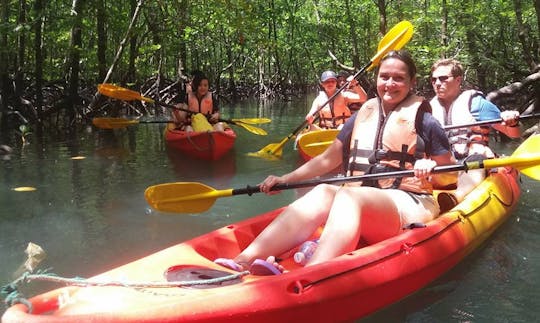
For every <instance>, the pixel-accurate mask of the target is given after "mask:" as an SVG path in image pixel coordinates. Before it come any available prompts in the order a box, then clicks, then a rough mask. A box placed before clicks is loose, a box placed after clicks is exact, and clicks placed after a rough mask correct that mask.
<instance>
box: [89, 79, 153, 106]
mask: <svg viewBox="0 0 540 323" xmlns="http://www.w3.org/2000/svg"><path fill="white" fill-rule="evenodd" d="M98 92H99V93H101V94H103V95H106V96H108V97H110V98H114V99H118V100H123V101H133V100H140V101H146V102H148V103H154V100H152V99H150V98H147V97H144V96H142V95H141V94H140V93H139V92H136V91H133V90H128V89H126V88H123V87H120V86H117V85H114V84H110V83H102V84H99V85H98Z"/></svg>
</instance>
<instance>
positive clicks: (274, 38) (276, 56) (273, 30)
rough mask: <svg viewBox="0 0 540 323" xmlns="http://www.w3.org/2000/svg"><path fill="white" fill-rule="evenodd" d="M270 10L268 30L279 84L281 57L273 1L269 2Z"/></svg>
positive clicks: (281, 76) (280, 80)
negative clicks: (270, 35) (270, 34)
mask: <svg viewBox="0 0 540 323" xmlns="http://www.w3.org/2000/svg"><path fill="white" fill-rule="evenodd" d="M271 8H272V11H271V12H272V13H271V16H270V20H271V21H270V30H271V33H272V41H271V43H272V44H274V46H273V47H274V59H275V67H276V72H277V75H278V80H279V83H281V82H283V75H282V73H281V55H280V54H279V46H278V42H279V41H278V36H277V27H276V19H277V18H276V6H275V3H274V0H271Z"/></svg>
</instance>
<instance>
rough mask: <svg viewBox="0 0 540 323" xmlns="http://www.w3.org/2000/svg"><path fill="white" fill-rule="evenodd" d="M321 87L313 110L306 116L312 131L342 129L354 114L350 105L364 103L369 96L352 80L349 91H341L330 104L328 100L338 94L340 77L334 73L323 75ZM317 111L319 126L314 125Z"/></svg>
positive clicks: (313, 104)
mask: <svg viewBox="0 0 540 323" xmlns="http://www.w3.org/2000/svg"><path fill="white" fill-rule="evenodd" d="M320 85H321V87H322V89H323V90H322V91H320V92H319V95H318V96H317V97H316V98H315V100H313V103H312V105H311V109H310V110H309V112H308V114H307V115H306V120H307V121H308V123H309V124H310V130H319V129H338V128H340V127H342V126H343V124H344V123H345V121H347V119H349V117H350V116H351V114H352V113H351V110H350V109H349V104H351V103H354V102H358V103H364V102H366V100H367V94H366V92H365V91H364V89H363V88H362V87H361V86H360V85H359V84H358V82H357V81H356V80H355V79H352V80H350V83H349V89H347V91H341V92H340V93H339V94H337V95H336V96H335V98H334V99H333V100H332V101H330V102H328V99H329V98H331V97H332V96H333V95H334V94H335V93H336V91H337V85H338V77H337V75H336V73H334V72H333V71H325V72H324V73H322V75H321V81H320ZM326 103H328V104H326ZM323 105H324V106H323ZM321 107H322V108H321ZM317 111H318V117H319V123H318V126H316V125H314V124H313V122H314V120H315V117H314V115H317Z"/></svg>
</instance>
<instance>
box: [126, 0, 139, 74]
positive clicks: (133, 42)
mask: <svg viewBox="0 0 540 323" xmlns="http://www.w3.org/2000/svg"><path fill="white" fill-rule="evenodd" d="M129 7H130V14H131V16H132V17H133V15H134V14H135V11H136V10H137V0H130V1H129ZM136 59H137V36H136V35H134V34H133V33H131V35H130V36H129V58H128V61H129V65H128V75H127V81H128V82H131V83H134V82H135V80H136V79H137V76H136V75H137V71H136V70H135V60H136Z"/></svg>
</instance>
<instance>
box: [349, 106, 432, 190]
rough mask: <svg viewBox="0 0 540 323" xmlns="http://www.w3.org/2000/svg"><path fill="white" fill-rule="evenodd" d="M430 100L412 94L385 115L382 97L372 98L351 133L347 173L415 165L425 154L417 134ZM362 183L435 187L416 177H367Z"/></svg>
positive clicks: (409, 188)
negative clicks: (372, 179)
mask: <svg viewBox="0 0 540 323" xmlns="http://www.w3.org/2000/svg"><path fill="white" fill-rule="evenodd" d="M426 111H430V108H429V103H428V102H427V101H425V100H424V99H423V98H422V97H418V96H415V95H410V96H409V97H407V98H406V99H405V100H404V101H402V102H401V103H400V104H399V106H398V107H396V108H395V109H394V110H392V111H391V112H390V113H389V114H388V115H387V116H386V117H385V116H384V112H383V108H382V105H381V104H380V102H379V99H378V98H373V99H370V100H368V101H367V102H366V103H364V105H363V106H362V108H361V109H360V110H359V111H358V112H357V114H358V115H357V116H356V120H355V124H354V128H353V131H352V136H351V146H350V156H349V163H348V171H347V175H349V176H351V175H362V174H365V173H379V172H387V171H396V170H405V169H413V168H414V163H415V161H416V160H417V159H421V158H424V157H425V144H424V140H423V139H422V137H421V136H419V135H417V125H421V124H422V120H423V115H424V112H426ZM362 185H366V186H375V187H380V188H399V189H402V190H405V191H409V192H414V193H425V194H431V193H432V191H433V187H432V185H431V183H429V182H428V181H427V180H425V179H419V178H416V177H404V178H395V179H394V178H390V179H381V180H376V181H369V182H366V181H364V182H363V183H362Z"/></svg>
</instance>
